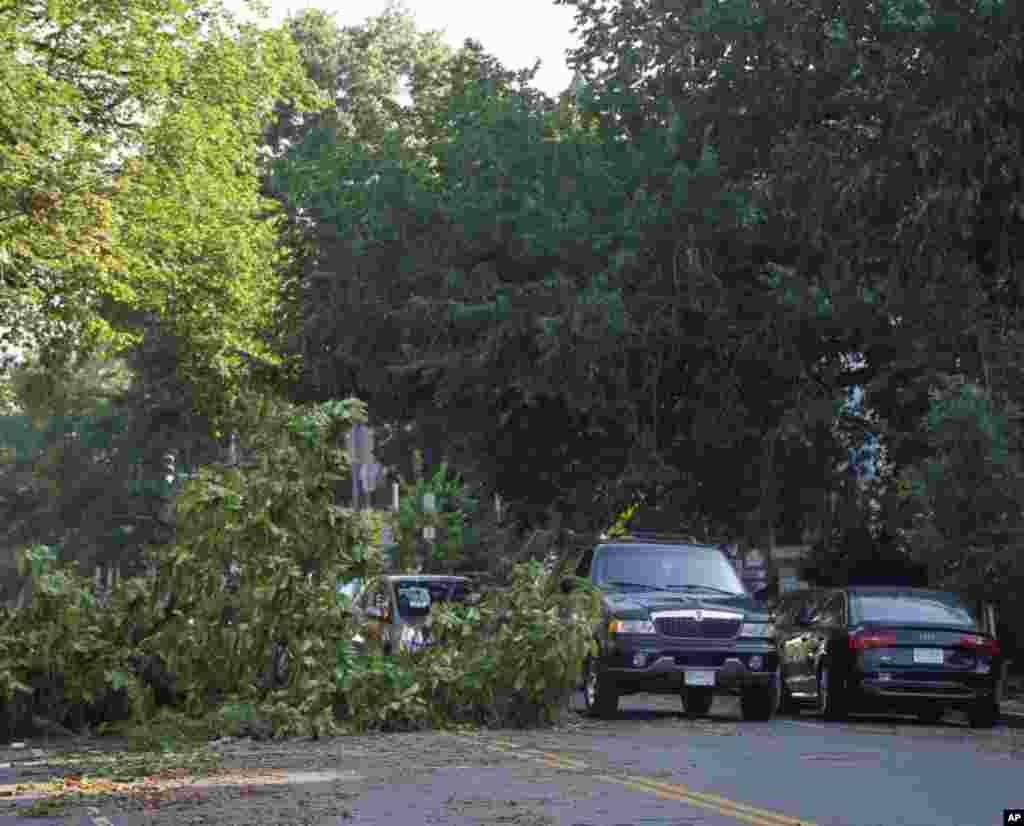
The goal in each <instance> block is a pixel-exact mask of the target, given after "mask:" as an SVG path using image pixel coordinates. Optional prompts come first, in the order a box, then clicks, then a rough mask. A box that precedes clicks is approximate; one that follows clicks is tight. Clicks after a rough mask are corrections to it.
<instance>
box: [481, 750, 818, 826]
mask: <svg viewBox="0 0 1024 826" xmlns="http://www.w3.org/2000/svg"><path fill="white" fill-rule="evenodd" d="M487 745H488V746H489V747H490V748H492V749H494V750H495V751H499V752H501V753H502V754H508V755H510V756H513V757H518V758H520V759H522V760H535V761H539V762H540V763H542V764H543V765H545V766H547V767H548V768H555V769H571V770H576V771H579V770H581V769H585V768H587V764H586V763H584V762H582V761H580V760H573V759H570V758H568V757H563V756H562V755H560V754H555V753H552V752H544V751H537V750H534V749H523V748H520V747H518V746H517V745H516V744H515V743H513V742H511V741H509V740H493V741H490V743H488V744H487ZM594 778H595V779H597V780H602V781H604V782H606V783H615V784H616V785H619V786H623V787H624V788H628V789H632V790H634V791H639V792H643V793H645V794H650V795H654V796H655V797H658V798H662V799H664V800H675V801H677V802H680V803H686V804H687V805H690V806H694V807H696V808H700V809H705V810H708V811H712V812H715V813H717V814H721V815H724V816H726V817H730V818H732V819H734V820H740V821H743V822H745V823H751V824H753V826H814V824H813V823H810V822H809V821H806V820H800V819H799V818H796V817H791V816H790V815H785V814H781V813H779V812H772V811H769V810H768V809H759V808H757V807H756V806H750V805H747V804H746V803H739V802H737V801H734V800H729V799H728V798H724V797H719V796H718V795H714V794H708V793H706V792H697V791H694V790H693V789H688V788H686V787H685V786H679V785H677V784H674V783H662V782H660V781H657V780H649V779H647V778H643V777H630V776H616V775H610V774H598V775H594Z"/></svg>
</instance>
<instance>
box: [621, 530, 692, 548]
mask: <svg viewBox="0 0 1024 826" xmlns="http://www.w3.org/2000/svg"><path fill="white" fill-rule="evenodd" d="M603 540H604V541H607V542H612V541H614V542H667V543H671V544H675V543H685V544H687V545H702V544H704V543H702V542H698V541H697V538H696V537H695V536H693V535H692V534H685V533H667V532H664V531H644V530H639V531H630V532H629V533H627V534H625V535H624V536H614V537H612V536H609V537H603Z"/></svg>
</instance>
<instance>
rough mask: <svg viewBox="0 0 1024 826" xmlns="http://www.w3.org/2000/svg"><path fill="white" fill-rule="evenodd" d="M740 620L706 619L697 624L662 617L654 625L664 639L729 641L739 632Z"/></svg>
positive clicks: (678, 618) (687, 619)
mask: <svg viewBox="0 0 1024 826" xmlns="http://www.w3.org/2000/svg"><path fill="white" fill-rule="evenodd" d="M741 625H742V621H741V620H732V619H706V620H703V621H702V622H697V620H695V619H690V618H687V617H662V618H661V619H658V620H656V621H655V623H654V627H655V628H656V629H657V630H658V633H659V634H661V635H663V636H665V637H702V638H704V639H716V640H722V639H731V638H733V637H735V636H736V635H737V634H739V632H740V626H741Z"/></svg>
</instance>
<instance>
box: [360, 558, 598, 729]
mask: <svg viewBox="0 0 1024 826" xmlns="http://www.w3.org/2000/svg"><path fill="white" fill-rule="evenodd" d="M558 585H559V580H558V579H557V577H555V576H552V575H551V574H549V573H548V572H546V571H545V570H544V568H543V565H542V564H541V563H539V562H533V563H529V564H525V565H519V566H517V567H516V568H515V570H514V572H513V575H512V579H511V583H510V584H509V586H508V587H505V588H501V589H498V590H495V591H493V592H491V593H489V594H488V595H487V596H485V597H484V599H483V600H482V601H481V603H480V604H479V605H478V606H475V607H451V606H440V607H435V609H434V610H433V611H432V612H431V618H430V622H431V633H432V635H433V636H434V637H435V638H436V639H438V641H439V643H440V644H439V645H438V646H436V647H434V648H430V649H427V650H426V651H423V652H417V653H414V654H411V655H410V654H404V655H401V656H400V657H399V658H398V659H397V660H395V659H384V658H371V659H369V660H367V661H365V662H363V663H360V664H359V665H358V666H357V668H356V669H355V670H354V671H353V672H352V673H351V676H349V677H348V679H349V680H350V684H351V685H352V689H351V693H350V694H349V696H350V698H351V699H350V706H351V711H352V715H353V723H354V724H355V725H356V726H358V727H360V728H385V729H388V728H391V729H393V728H419V727H424V726H427V725H439V724H452V723H456V724H457V723H472V724H477V725H479V724H484V725H492V726H529V725H545V724H549V723H551V722H554V721H557V719H558V718H559V716H560V715H561V713H562V711H563V710H564V708H565V703H566V701H567V700H568V698H569V697H570V696H571V694H572V693H573V692H574V691H575V689H576V686H577V685H578V682H579V676H580V674H581V672H582V667H583V661H584V659H585V658H586V657H587V655H588V654H590V653H591V646H592V645H593V629H594V626H595V625H596V623H597V621H598V618H599V615H600V602H599V599H598V597H597V595H596V594H595V593H593V592H592V591H591V590H588V589H585V588H584V589H582V590H580V591H578V592H576V593H574V594H572V595H570V596H566V595H564V594H562V593H561V592H560V591H559V589H558Z"/></svg>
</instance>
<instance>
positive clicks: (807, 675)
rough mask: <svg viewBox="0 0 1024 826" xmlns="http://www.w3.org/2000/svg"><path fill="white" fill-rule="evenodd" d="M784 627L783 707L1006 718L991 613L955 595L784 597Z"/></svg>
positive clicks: (896, 591)
mask: <svg viewBox="0 0 1024 826" xmlns="http://www.w3.org/2000/svg"><path fill="white" fill-rule="evenodd" d="M775 628H776V634H777V639H778V644H779V652H780V655H781V663H782V698H781V703H782V709H781V710H783V711H785V710H789V711H795V710H797V709H799V708H800V707H807V706H809V707H811V708H814V709H816V710H817V711H818V712H819V713H821V714H822V715H823V716H824V717H825V718H826V719H832V720H836V719H842V718H843V717H845V716H846V714H847V713H849V712H851V711H860V712H872V711H875V712H886V711H888V712H891V713H913V714H916V715H917V716H919V717H920V718H921V719H925V720H929V721H937V720H939V719H941V718H942V716H943V714H945V712H947V711H950V710H959V711H964V712H966V713H967V717H968V720H969V721H970V724H971V726H973V727H975V728H990V727H991V726H993V725H994V724H995V722H996V721H997V720H998V718H999V690H998V680H999V675H1000V673H1001V666H1002V658H1001V654H1000V650H999V642H998V640H997V639H996V638H995V636H994V632H995V629H994V627H993V623H992V618H991V617H988V616H986V614H985V611H984V610H983V608H982V606H974V605H972V604H970V603H969V602H968V601H966V600H964V599H962V598H961V597H959V596H957V595H956V594H951V593H946V592H944V591H934V590H925V589H918V588H898V587H892V588H878V587H875V588H845V589H840V590H808V591H801V592H798V593H795V594H789V595H786V596H784V597H783V598H782V599H781V600H780V601H779V603H778V605H777V606H776V611H775Z"/></svg>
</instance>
